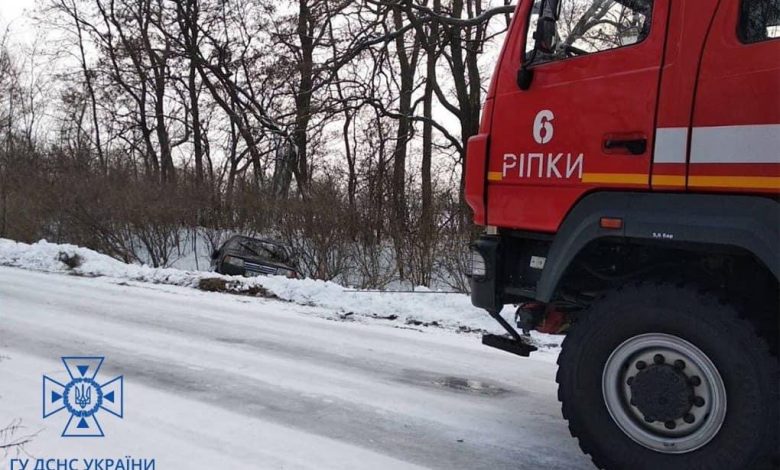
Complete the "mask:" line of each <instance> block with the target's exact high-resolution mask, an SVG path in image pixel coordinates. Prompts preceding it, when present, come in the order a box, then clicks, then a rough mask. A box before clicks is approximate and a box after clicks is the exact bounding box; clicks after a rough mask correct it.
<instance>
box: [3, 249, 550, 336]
mask: <svg viewBox="0 0 780 470" xmlns="http://www.w3.org/2000/svg"><path fill="white" fill-rule="evenodd" d="M68 264H70V266H69V265H68ZM0 265H6V266H14V267H19V268H25V269H33V270H38V271H47V272H59V273H71V274H76V275H82V276H102V277H110V278H116V279H119V280H123V281H127V280H130V281H140V282H151V283H155V284H170V285H177V286H185V287H198V286H199V284H200V283H201V280H203V279H213V278H218V279H224V280H225V281H227V282H228V283H229V285H230V286H231V290H234V291H238V292H240V291H253V290H257V289H258V288H259V289H261V290H265V291H267V292H268V293H270V294H272V295H274V296H276V297H278V298H279V299H281V300H286V301H289V302H294V303H296V304H300V305H307V306H313V307H321V308H324V309H326V310H328V311H331V312H336V313H339V314H341V315H342V316H344V317H345V318H346V317H350V316H359V317H369V318H378V319H383V320H389V321H396V322H401V323H404V324H411V325H417V326H434V327H442V328H447V329H453V330H456V331H471V330H488V331H493V332H497V331H500V328H499V327H497V325H496V324H495V322H494V321H493V320H492V319H490V318H489V317H488V316H487V315H486V314H485V313H484V312H483V311H481V310H479V309H477V308H474V307H473V306H472V305H471V302H470V300H469V297H468V296H467V295H463V294H452V293H438V292H435V291H430V290H427V289H421V290H420V291H418V292H414V293H406V292H376V291H360V290H351V289H346V288H345V287H343V286H341V285H339V284H336V283H334V282H326V281H318V280H314V279H287V278H285V277H281V276H273V277H257V278H244V277H239V276H223V275H219V274H216V273H211V272H204V271H185V270H179V269H172V268H152V267H149V266H145V265H144V266H141V265H135V264H126V263H123V262H121V261H118V260H115V259H113V258H111V257H109V256H106V255H102V254H100V253H97V252H95V251H92V250H89V249H87V248H82V247H78V246H74V245H68V244H55V243H48V242H47V241H45V240H42V241H40V242H38V243H34V244H31V245H29V244H26V243H19V242H15V241H12V240H6V239H0ZM71 266H73V267H71ZM534 339H535V340H536V342H537V343H539V344H540V345H542V346H547V347H552V348H555V347H557V345H558V344H559V343H560V337H556V336H548V335H535V338H534Z"/></svg>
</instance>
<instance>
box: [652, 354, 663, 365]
mask: <svg viewBox="0 0 780 470" xmlns="http://www.w3.org/2000/svg"><path fill="white" fill-rule="evenodd" d="M653 362H655V363H656V364H663V363H664V362H666V358H665V357H663V356H662V355H660V354H656V355H655V356H653Z"/></svg>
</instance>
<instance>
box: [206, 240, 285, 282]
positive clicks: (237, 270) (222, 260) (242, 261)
mask: <svg viewBox="0 0 780 470" xmlns="http://www.w3.org/2000/svg"><path fill="white" fill-rule="evenodd" d="M211 267H212V268H213V269H214V271H216V272H218V273H219V274H228V275H234V276H262V275H279V276H287V277H292V278H297V277H300V273H299V272H298V269H296V267H295V260H294V257H293V255H292V253H291V250H290V249H289V248H287V247H286V246H285V245H283V244H282V243H279V242H276V241H272V240H264V239H260V238H251V237H245V236H242V235H235V236H233V237H231V238H230V239H229V240H228V241H226V242H225V243H223V244H222V246H221V247H220V248H219V249H218V250H216V251H214V253H212V254H211Z"/></svg>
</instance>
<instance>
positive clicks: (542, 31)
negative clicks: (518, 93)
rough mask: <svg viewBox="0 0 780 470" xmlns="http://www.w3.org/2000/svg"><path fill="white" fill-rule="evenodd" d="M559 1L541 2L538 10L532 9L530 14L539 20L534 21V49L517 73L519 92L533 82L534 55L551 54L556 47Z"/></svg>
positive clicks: (543, 0) (544, 0) (546, 0)
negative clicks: (536, 16) (537, 15)
mask: <svg viewBox="0 0 780 470" xmlns="http://www.w3.org/2000/svg"><path fill="white" fill-rule="evenodd" d="M560 10H561V3H560V0H542V1H541V4H540V5H539V8H538V10H537V9H536V8H534V9H533V12H532V13H538V14H539V19H537V21H536V31H534V34H533V39H534V48H533V51H532V52H531V55H530V56H527V57H526V60H525V61H524V62H523V65H522V66H521V67H520V70H518V71H517V86H518V87H519V88H520V89H521V90H528V89H529V88H530V87H531V82H533V80H534V71H533V69H532V68H530V66H531V65H532V64H533V63H534V62H535V61H536V57H537V56H536V54H537V53H538V52H541V53H543V54H553V53H554V52H555V48H556V46H557V44H556V40H557V39H558V34H557V31H556V29H557V23H558V17H559V16H560Z"/></svg>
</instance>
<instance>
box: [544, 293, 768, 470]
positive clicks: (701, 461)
mask: <svg viewBox="0 0 780 470" xmlns="http://www.w3.org/2000/svg"><path fill="white" fill-rule="evenodd" d="M558 366H559V368H558V375H557V382H558V399H559V400H560V401H561V404H562V410H563V416H564V418H565V419H567V420H568V421H569V429H570V431H571V434H572V436H574V437H576V438H578V439H579V444H580V447H581V448H582V450H583V451H584V452H585V453H587V454H589V455H590V456H591V458H592V460H593V462H594V463H595V464H596V466H598V467H599V468H602V469H609V470H612V469H628V468H631V469H643V468H647V469H659V468H661V469H664V470H673V469H689V468H697V469H698V468H701V469H751V470H752V469H760V468H778V467H777V465H778V447H779V446H778V443H779V437H778V434H779V433H780V431H779V429H780V412H779V411H778V402H779V401H780V392H779V391H778V389H779V388H780V366H779V365H778V359H777V357H775V356H773V355H771V354H770V352H769V349H768V347H767V345H766V343H765V342H764V340H763V339H762V338H761V337H760V336H758V335H757V334H756V331H755V330H754V328H753V326H752V324H751V322H749V321H748V320H744V319H741V318H740V316H739V314H738V310H737V308H736V307H735V306H734V305H732V304H729V303H725V302H722V301H720V300H719V299H718V297H717V296H716V295H714V294H711V293H709V294H708V293H703V292H699V291H698V290H696V289H694V288H692V287H685V286H675V285H670V284H653V283H639V284H636V285H632V286H626V287H624V288H622V289H619V290H615V291H611V292H609V293H607V294H606V295H604V296H603V297H602V298H601V299H600V300H598V301H596V302H594V303H593V304H592V305H591V306H590V308H589V309H588V310H587V311H586V312H583V313H582V314H581V315H580V316H579V317H578V318H577V321H576V323H575V324H574V325H573V327H572V329H571V330H570V331H569V333H568V335H567V336H566V339H565V340H564V342H563V350H562V352H561V355H560V356H559V359H558Z"/></svg>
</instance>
